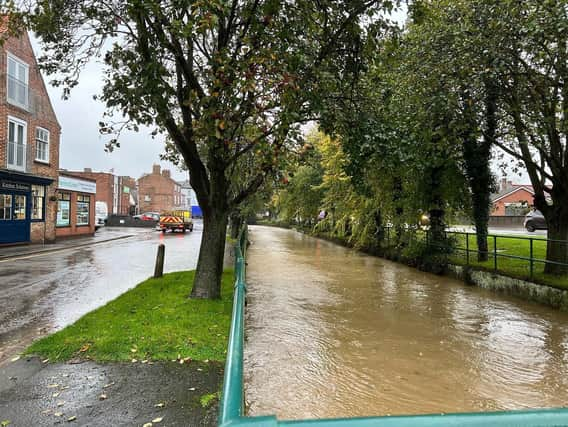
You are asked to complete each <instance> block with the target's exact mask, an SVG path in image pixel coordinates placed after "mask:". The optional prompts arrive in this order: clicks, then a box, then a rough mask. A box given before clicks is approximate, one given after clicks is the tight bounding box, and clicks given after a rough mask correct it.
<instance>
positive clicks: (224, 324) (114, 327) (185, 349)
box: [26, 271, 234, 362]
mask: <svg viewBox="0 0 568 427" xmlns="http://www.w3.org/2000/svg"><path fill="white" fill-rule="evenodd" d="M193 275H194V271H188V272H178V273H171V274H166V275H164V277H162V278H160V279H148V280H146V281H144V282H142V283H140V284H139V285H138V286H137V287H135V288H134V289H131V290H130V291H128V292H126V293H125V294H123V295H121V296H120V297H118V298H117V299H115V300H114V301H111V302H109V303H108V304H107V305H105V306H103V307H101V308H99V309H97V310H95V311H92V312H91V313H88V314H86V315H85V316H83V317H82V318H81V319H79V320H78V321H77V322H75V323H74V324H72V325H70V326H68V327H66V328H65V329H63V330H61V331H59V332H57V333H55V334H53V335H50V336H48V337H45V338H43V339H40V340H39V341H36V342H35V343H33V344H32V345H31V346H30V347H29V348H28V349H27V350H26V353H27V354H36V355H39V356H41V357H42V358H48V359H49V360H50V361H52V362H56V361H65V360H69V359H73V358H75V357H81V358H88V359H91V360H96V361H131V360H132V359H136V360H138V361H143V360H148V361H150V360H174V359H177V358H178V356H179V357H181V358H187V357H189V358H191V359H193V360H200V361H203V360H214V361H223V360H224V359H225V354H226V348H227V341H228V335H229V325H230V322H231V310H232V297H233V295H232V293H233V282H234V277H233V272H232V271H227V272H225V273H224V274H223V283H222V295H223V297H222V299H220V300H214V301H212V300H190V299H189V298H188V295H189V292H190V289H191V284H192V282H193Z"/></svg>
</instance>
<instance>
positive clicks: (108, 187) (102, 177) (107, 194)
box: [65, 171, 114, 215]
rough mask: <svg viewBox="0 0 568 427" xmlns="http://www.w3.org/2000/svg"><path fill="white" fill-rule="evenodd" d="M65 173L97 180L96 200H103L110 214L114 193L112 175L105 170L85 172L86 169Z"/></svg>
mask: <svg viewBox="0 0 568 427" xmlns="http://www.w3.org/2000/svg"><path fill="white" fill-rule="evenodd" d="M65 174H66V175H70V176H75V177H77V178H87V179H92V180H95V181H96V182H97V195H96V201H97V202H105V203H106V204H107V209H108V213H109V215H111V214H112V206H113V194H114V175H113V174H111V173H107V172H88V171H87V172H86V171H65Z"/></svg>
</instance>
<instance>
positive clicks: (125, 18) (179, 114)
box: [29, 0, 393, 298]
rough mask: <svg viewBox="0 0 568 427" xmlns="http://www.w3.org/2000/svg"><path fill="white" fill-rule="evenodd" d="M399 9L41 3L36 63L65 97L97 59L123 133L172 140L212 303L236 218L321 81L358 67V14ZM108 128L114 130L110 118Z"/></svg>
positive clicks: (196, 289) (193, 0)
mask: <svg viewBox="0 0 568 427" xmlns="http://www.w3.org/2000/svg"><path fill="white" fill-rule="evenodd" d="M392 3H393V2H391V1H388V0H349V1H341V2H336V1H330V0H324V1H311V0H298V1H294V2H282V1H277V0H208V1H202V0H167V1H158V0H128V1H114V0H110V1H109V0H82V1H58V2H53V1H49V0H37V1H35V2H34V3H33V5H32V7H31V8H30V9H29V22H30V24H31V26H32V28H33V29H34V31H36V33H37V35H38V36H39V38H40V39H41V41H42V42H43V47H44V49H45V51H46V52H47V53H46V55H44V56H43V57H41V58H40V64H41V66H42V67H43V69H44V70H45V71H46V72H47V73H48V74H52V75H54V76H55V78H54V83H55V84H56V85H61V86H63V87H64V90H65V93H66V94H67V93H69V92H68V91H69V90H70V89H71V88H72V87H73V86H75V85H76V84H77V82H78V79H79V76H80V71H81V69H82V68H83V67H84V65H85V64H86V63H87V62H88V61H90V60H91V59H92V58H95V57H102V58H103V59H104V63H105V66H106V69H105V76H106V77H105V82H104V87H103V88H102V93H101V94H100V96H99V98H100V99H101V100H102V101H103V102H105V103H106V105H107V107H108V108H109V110H110V111H114V112H118V113H120V114H122V115H123V116H124V117H125V119H126V122H125V123H121V124H120V128H125V127H126V128H131V129H134V130H137V129H138V126H141V125H144V126H152V127H155V129H156V131H155V132H156V133H160V134H165V135H167V137H168V141H169V143H170V144H171V146H172V147H174V148H175V151H176V152H177V153H178V154H179V156H181V159H182V161H183V163H185V165H186V166H187V168H188V170H189V172H190V180H191V185H192V187H193V189H194V190H195V192H196V195H197V199H198V201H199V204H200V206H201V208H202V210H203V217H204V220H203V225H204V230H203V237H202V241H201V248H200V254H199V259H198V263H197V271H196V274H195V281H194V283H193V288H192V291H191V296H192V297H196V298H217V297H219V296H220V278H221V273H222V260H223V252H224V247H225V233H226V226H227V218H228V215H229V213H230V212H232V211H234V210H235V209H237V208H238V207H239V206H240V205H241V204H242V203H244V202H246V200H247V199H248V198H249V197H250V196H251V195H253V194H254V193H255V192H256V191H257V190H258V189H259V188H260V187H261V186H262V185H263V183H264V182H265V181H266V179H267V178H268V177H270V176H271V175H272V174H273V173H274V172H275V171H277V170H278V169H279V162H280V158H281V156H282V153H283V152H285V151H286V150H288V149H290V148H291V147H293V146H294V144H297V143H298V139H299V138H298V135H299V126H300V125H301V124H302V123H304V122H307V121H309V120H314V119H317V118H318V114H317V111H318V109H319V106H320V104H319V102H318V97H319V96H320V95H321V92H322V86H321V85H320V83H321V82H322V81H324V80H326V81H328V80H330V79H334V78H344V77H345V76H346V75H347V74H346V73H344V71H345V67H347V66H349V67H351V66H352V65H353V64H355V63H356V62H357V57H358V55H359V51H358V50H357V48H356V47H357V46H358V45H360V42H361V40H362V39H363V38H365V37H366V33H365V30H364V28H363V27H364V25H363V23H364V22H366V21H368V20H369V19H368V18H365V19H363V17H369V16H377V14H378V13H379V12H380V11H384V10H386V9H389V8H390V7H392ZM120 128H119V130H120ZM101 129H102V131H103V132H104V133H108V134H114V133H115V132H116V131H117V128H116V126H113V123H111V122H110V121H104V122H102V123H101ZM115 144H118V141H117V140H116V139H112V140H110V142H109V148H112V147H113V146H114V145H115Z"/></svg>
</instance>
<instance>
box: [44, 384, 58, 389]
mask: <svg viewBox="0 0 568 427" xmlns="http://www.w3.org/2000/svg"><path fill="white" fill-rule="evenodd" d="M57 387H59V384H49V385H48V386H47V388H57Z"/></svg>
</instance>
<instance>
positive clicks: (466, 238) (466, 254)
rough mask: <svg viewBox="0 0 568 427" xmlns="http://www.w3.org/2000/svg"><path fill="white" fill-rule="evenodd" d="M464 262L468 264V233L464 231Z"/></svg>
mask: <svg viewBox="0 0 568 427" xmlns="http://www.w3.org/2000/svg"><path fill="white" fill-rule="evenodd" d="M465 259H466V261H465V264H466V265H469V233H465Z"/></svg>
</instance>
